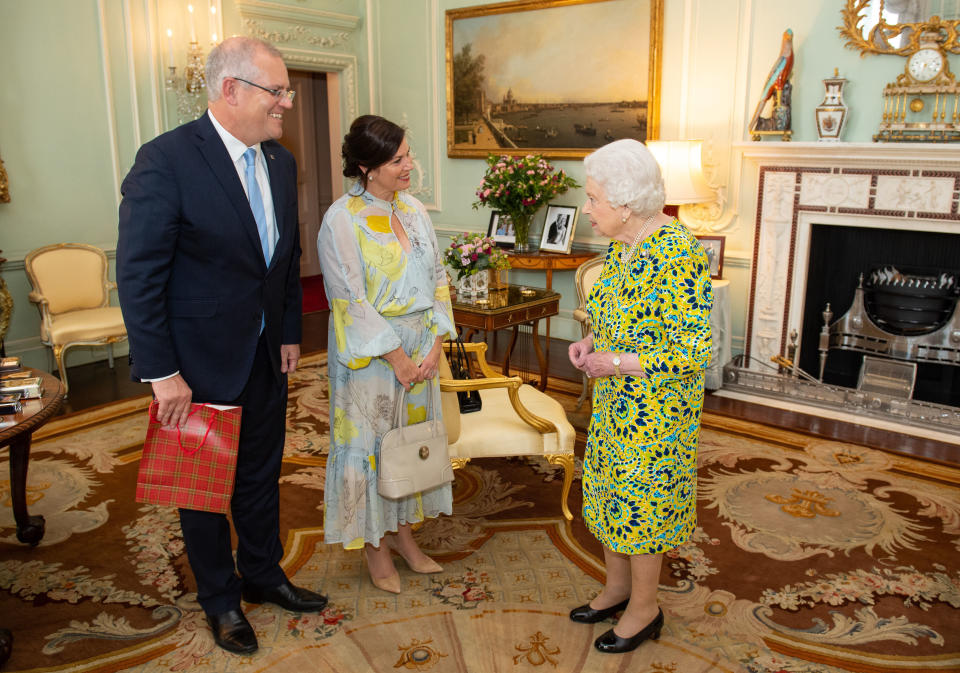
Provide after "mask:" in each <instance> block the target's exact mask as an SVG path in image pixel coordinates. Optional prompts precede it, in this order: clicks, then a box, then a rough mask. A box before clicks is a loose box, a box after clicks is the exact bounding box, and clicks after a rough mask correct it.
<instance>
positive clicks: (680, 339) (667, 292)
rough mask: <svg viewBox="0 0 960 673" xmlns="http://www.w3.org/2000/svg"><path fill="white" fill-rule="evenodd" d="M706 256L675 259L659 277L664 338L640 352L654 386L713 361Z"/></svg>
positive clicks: (682, 375) (699, 370)
mask: <svg viewBox="0 0 960 673" xmlns="http://www.w3.org/2000/svg"><path fill="white" fill-rule="evenodd" d="M700 257H705V255H699V256H694V255H683V256H680V257H678V258H676V259H674V260H672V261H671V262H670V263H669V265H668V266H667V267H666V268H665V269H664V271H663V273H662V274H661V276H660V288H659V289H660V292H659V296H660V311H661V316H660V318H661V320H662V322H663V328H664V335H665V338H664V339H663V340H662V341H661V343H659V344H655V345H654V347H653V348H649V349H644V351H643V352H641V353H640V354H639V359H640V365H641V366H642V367H643V370H644V372H645V374H646V376H647V378H649V379H650V380H651V382H652V383H654V384H655V385H660V384H661V383H663V382H664V381H665V380H666V379H678V378H687V377H689V376H695V375H697V374H699V373H700V372H702V371H703V370H705V369H706V368H707V365H709V364H710V347H711V343H712V338H711V334H710V309H711V308H712V307H713V289H712V286H711V284H710V275H709V274H708V273H707V271H706V268H705V264H706V262H705V260H702V259H700Z"/></svg>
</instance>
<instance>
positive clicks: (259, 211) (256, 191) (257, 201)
mask: <svg viewBox="0 0 960 673" xmlns="http://www.w3.org/2000/svg"><path fill="white" fill-rule="evenodd" d="M243 159H244V161H246V163H247V170H246V173H245V178H246V181H247V195H248V197H249V199H250V210H252V211H253V219H254V220H256V221H257V233H258V234H260V247H261V248H263V259H264V260H265V261H266V263H267V266H270V258H271V257H273V250H271V249H270V232H269V231H268V230H267V214H266V212H264V210H263V197H262V196H261V195H260V185H258V184H257V166H256V161H257V151H256V150H255V149H253V148H252V147H251V148H249V149H248V150H247V151H246V152H244V153H243Z"/></svg>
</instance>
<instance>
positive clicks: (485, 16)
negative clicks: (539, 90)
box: [445, 0, 664, 159]
mask: <svg viewBox="0 0 960 673" xmlns="http://www.w3.org/2000/svg"><path fill="white" fill-rule="evenodd" d="M617 1H618V0H516V1H514V2H498V3H494V4H490V5H478V6H472V7H462V8H458V9H450V10H447V11H446V14H445V16H446V94H447V101H446V108H447V110H446V111H447V156H449V157H463V158H486V157H487V156H488V155H489V154H509V155H513V156H524V155H527V154H541V155H543V156H545V157H548V158H552V159H579V158H583V157H585V156H586V155H588V154H589V153H590V152H592V151H593V150H595V149H596V148H597V147H600V146H601V145H605V144H606V143H608V142H610V141H611V140H613V139H614V137H621V138H623V137H634V138H636V139H637V140H641V141H646V140H654V139H656V138H657V137H658V135H659V128H660V73H661V62H662V58H663V3H664V0H636V2H637V3H638V4H639V5H640V7H641V11H643V12H644V13H645V12H646V11H649V20H648V22H647V21H646V20H645V22H644V23H645V25H644V26H635V27H634V28H635V29H636V31H642V32H644V33H646V32H647V31H649V35H648V36H647V37H648V39H649V50H647V53H645V54H643V56H642V57H641V58H639V59H637V60H636V61H633V60H628V62H625V61H624V59H611V62H607V63H604V65H603V68H602V71H600V72H597V73H596V77H597V78H601V79H606V80H609V81H621V80H623V79H625V76H626V75H628V74H629V73H630V72H631V71H633V72H635V71H636V70H637V69H645V70H646V71H647V90H646V91H623V92H622V99H621V101H620V102H622V103H626V105H619V104H617V103H618V101H617V100H612V101H603V103H612V104H614V105H613V106H612V108H611V109H610V112H612V113H614V114H619V115H620V116H621V117H623V118H624V119H626V118H627V117H629V118H630V119H631V120H632V119H633V118H634V116H636V119H637V124H636V126H635V127H632V128H635V129H637V130H636V131H634V132H632V133H630V134H629V135H627V134H626V133H625V132H623V131H621V130H620V129H619V128H618V129H617V133H616V134H614V133H613V132H612V130H611V129H610V128H606V127H605V126H603V125H602V122H603V119H597V121H596V123H594V121H593V120H592V118H591V119H590V120H587V119H586V118H587V117H588V116H589V115H588V112H589V111H587V110H586V108H589V107H591V106H596V105H598V104H600V103H599V102H597V103H594V102H572V103H564V102H563V101H562V100H559V99H558V100H557V101H556V102H551V103H548V102H546V101H543V102H536V103H526V105H527V106H528V107H529V106H533V108H536V109H532V108H531V109H530V110H528V112H530V113H536V114H540V113H542V112H543V111H544V110H546V109H547V108H549V107H554V108H556V107H558V106H560V105H566V107H568V108H571V115H568V116H570V117H571V119H572V117H575V116H576V115H577V113H578V112H582V113H583V114H582V115H581V116H582V117H583V118H578V119H577V121H578V122H580V123H577V124H573V123H572V121H570V120H566V121H570V123H569V124H565V125H564V124H561V127H562V129H563V131H562V132H566V133H567V134H568V135H569V133H570V131H569V128H568V127H570V128H576V127H580V128H579V129H577V130H576V133H577V134H580V135H583V136H584V138H577V139H578V140H587V139H589V141H590V142H589V143H584V144H579V143H577V146H576V147H545V146H543V145H544V144H545V143H544V142H542V141H543V140H544V139H545V138H548V137H560V138H562V136H557V135H556V134H557V132H558V130H559V129H557V127H556V126H553V127H547V126H546V123H547V122H546V121H544V128H539V124H540V121H539V119H532V118H531V119H530V120H527V121H529V122H530V124H529V125H530V126H533V125H534V123H536V125H538V128H536V129H530V130H529V131H528V132H526V131H525V132H524V135H525V137H526V139H525V140H519V141H517V140H514V139H512V138H510V139H509V140H510V142H511V143H514V144H515V145H516V146H515V147H511V146H509V145H507V146H503V145H505V144H506V143H504V141H503V140H502V139H499V138H497V136H496V133H494V130H493V129H489V133H490V134H491V135H493V136H494V139H495V140H496V142H497V145H498V146H495V147H482V146H480V143H477V139H478V138H480V136H481V135H482V134H483V130H482V129H480V128H477V130H476V131H474V130H473V129H472V127H480V126H484V127H487V126H488V125H486V124H481V122H482V121H483V120H482V119H479V120H478V119H476V118H475V117H471V118H470V119H469V120H466V121H464V120H463V119H462V118H461V121H463V122H464V123H461V124H457V123H456V121H457V119H456V114H455V110H456V109H457V108H458V107H461V108H462V105H461V106H458V105H457V100H455V95H456V87H455V86H454V84H455V83H454V60H455V58H462V50H463V49H464V47H465V46H468V47H469V46H472V42H466V43H465V44H459V43H457V44H455V36H456V33H457V32H458V31H463V30H467V29H468V24H472V26H474V27H476V26H478V25H479V24H480V21H487V22H488V23H495V24H496V26H495V27H496V29H498V30H499V31H500V32H501V34H502V33H504V32H505V31H510V30H511V25H513V26H517V24H518V19H520V18H521V17H518V13H520V12H534V11H539V10H549V11H545V12H541V17H540V20H542V22H543V25H544V26H545V29H546V30H549V31H553V34H555V36H556V40H557V41H558V42H557V44H559V45H562V47H563V51H562V54H561V58H563V59H569V60H568V61H567V62H568V63H573V64H575V63H578V62H580V63H585V62H591V60H590V58H589V49H590V48H591V46H590V44H580V43H578V42H577V41H575V40H568V39H567V37H566V32H565V26H569V25H571V18H570V15H571V13H572V12H571V8H572V7H573V6H575V5H599V4H601V3H613V2H617ZM619 1H621V2H622V1H623V0H619ZM581 13H582V12H581ZM495 16H496V17H497V18H496V20H495V21H491V17H495ZM455 24H457V25H456V26H455ZM512 30H513V32H521V31H519V30H518V29H517V28H515V27H514V28H512ZM502 44H503V45H504V46H503V48H504V49H509V45H510V44H511V42H510V40H508V39H504V40H503V42H502ZM466 56H467V57H468V58H469V57H470V56H471V54H470V52H469V51H467V52H466ZM482 56H483V52H482V51H481V50H479V49H478V50H477V54H476V55H475V56H474V60H477V58H478V57H482ZM492 67H493V68H496V67H497V66H496V64H495V65H493V66H492ZM480 68H481V70H482V68H483V65H481V66H480ZM552 69H555V70H559V71H560V72H564V71H567V70H568V68H566V67H565V66H564V65H563V63H559V62H558V63H556V64H555V65H553V66H552ZM504 72H505V71H504ZM509 72H510V74H511V75H515V76H516V77H517V79H518V81H519V82H522V81H524V80H528V81H529V80H533V81H536V80H537V77H538V73H537V72H517V73H514V72H513V69H512V66H511V68H510V69H509ZM489 74H491V73H486V72H483V77H484V80H485V79H486V77H487V76H488V75H489ZM492 74H493V75H494V76H496V75H499V74H501V70H494V71H493V72H492ZM511 91H515V92H516V100H517V103H518V106H522V105H523V104H524V103H523V95H524V92H523V91H522V90H520V91H516V90H515V89H513V87H512V86H511ZM481 94H482V95H484V96H485V92H484V91H481ZM644 95H645V96H646V101H645V104H646V110H645V118H644V119H643V124H645V129H644V127H643V125H642V124H641V120H640V114H638V111H639V106H642V105H643V103H644V100H643V96H644ZM631 103H634V104H637V106H638V107H637V108H633V107H629V105H630V104H631ZM504 104H505V103H504ZM492 105H502V104H501V103H492ZM608 107H610V106H608ZM616 108H622V109H616ZM481 114H482V112H481ZM511 114H512V113H511ZM611 117H612V115H611ZM497 119H498V120H501V121H502V118H500V117H497ZM585 121H588V123H589V126H588V124H586V123H583V122H585ZM522 123H526V122H522ZM516 128H519V127H516ZM591 129H592V133H591ZM496 130H497V131H498V132H500V133H503V135H504V136H505V137H507V134H506V133H505V132H504V130H503V129H502V128H500V127H499V126H497V127H496ZM562 132H561V133H562ZM548 133H552V134H554V135H546V134H548ZM458 134H459V136H458ZM458 137H459V138H460V139H459V141H458ZM538 141H540V142H538ZM551 144H553V143H551Z"/></svg>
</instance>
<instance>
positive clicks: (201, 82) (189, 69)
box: [164, 0, 217, 124]
mask: <svg viewBox="0 0 960 673" xmlns="http://www.w3.org/2000/svg"><path fill="white" fill-rule="evenodd" d="M208 3H209V9H210V16H209V26H210V30H211V32H210V45H211V46H213V45H215V44H216V43H217V33H216V29H215V25H216V24H215V21H216V15H217V5H216V4H215V2H214V0H208ZM187 13H188V14H189V21H190V42H189V44H188V46H187V57H186V65H185V66H184V68H183V72H182V73H178V72H177V66H176V65H175V61H174V56H173V30H171V29H170V28H168V29H167V76H166V78H165V79H164V86H165V88H166V91H167V93H168V94H170V95H172V96H173V97H174V99H175V100H176V104H177V123H178V124H183V123H185V122H188V121H191V120H194V119H196V118H197V117H199V116H200V115H202V114H203V112H204V110H206V109H207V79H206V75H205V73H204V65H205V61H206V56H207V55H206V53H205V52H204V50H203V49H202V48H201V46H200V42H199V41H198V40H197V31H196V23H195V20H194V8H193V5H192V4H188V5H187Z"/></svg>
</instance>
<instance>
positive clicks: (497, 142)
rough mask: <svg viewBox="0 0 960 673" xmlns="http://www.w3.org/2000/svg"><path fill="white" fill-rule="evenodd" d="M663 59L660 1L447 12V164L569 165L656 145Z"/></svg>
mask: <svg viewBox="0 0 960 673" xmlns="http://www.w3.org/2000/svg"><path fill="white" fill-rule="evenodd" d="M597 26H603V38H602V39H598V38H597ZM662 52H663V0H517V1H516V2H498V3H495V4H492V5H478V6H473V7H463V8H460V9H451V10H447V12H446V65H447V156H450V157H486V156H487V155H488V154H490V153H494V154H496V153H501V154H512V155H526V154H534V153H535V154H543V155H545V156H547V157H550V158H557V159H561V158H564V159H572V158H580V157H585V156H586V155H587V154H589V153H590V151H592V150H594V149H596V148H597V147H600V146H601V145H606V144H607V143H609V142H610V141H612V140H617V139H620V138H634V139H636V140H640V141H645V140H653V139H656V138H657V134H658V129H659V124H660V61H661V54H662Z"/></svg>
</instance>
